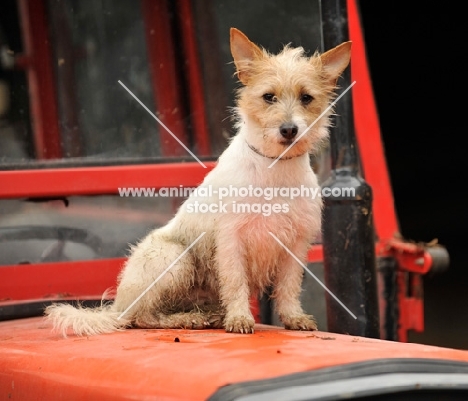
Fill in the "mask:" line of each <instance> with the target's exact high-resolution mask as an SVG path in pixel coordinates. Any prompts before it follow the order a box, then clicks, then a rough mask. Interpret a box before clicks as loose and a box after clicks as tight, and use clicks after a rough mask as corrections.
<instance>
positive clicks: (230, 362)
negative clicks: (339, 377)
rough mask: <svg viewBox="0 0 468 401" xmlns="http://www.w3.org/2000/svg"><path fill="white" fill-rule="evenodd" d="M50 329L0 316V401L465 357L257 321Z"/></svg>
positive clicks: (172, 388)
mask: <svg viewBox="0 0 468 401" xmlns="http://www.w3.org/2000/svg"><path fill="white" fill-rule="evenodd" d="M51 329H52V325H51V324H50V323H46V322H44V320H43V319H41V318H34V319H20V320H16V321H9V322H0V339H1V341H0V354H1V356H2V357H1V358H0V371H1V372H2V374H0V398H1V399H5V400H6V399H13V400H22V401H27V400H34V401H35V400H100V401H104V400H112V401H116V400H128V399H135V400H166V401H169V400H171V401H175V400H179V401H180V400H192V401H197V400H206V399H208V397H210V395H212V394H213V393H214V392H215V391H216V390H218V389H219V388H220V387H222V386H225V385H227V384H232V383H238V382H242V381H249V380H260V379H266V378H274V377H279V376H282V375H287V374H291V373H297V372H307V371H314V370H317V369H320V368H325V367H332V366H343V365H345V364H347V363H352V362H360V361H369V360H376V359H380V358H433V359H440V360H451V361H465V362H468V351H464V350H454V349H448V348H440V347H434V346H428V345H421V344H402V343H397V342H393V341H382V340H376V339H371V338H363V337H356V336H349V335H340V334H333V333H324V332H320V331H315V332H313V333H312V332H299V331H290V330H283V329H281V328H278V327H271V326H265V325H256V326H255V334H250V335H249V334H243V335H241V334H234V333H226V332H225V331H224V330H198V331H197V330H135V329H132V330H126V331H123V332H117V333H110V334H105V335H100V336H92V337H76V336H70V337H68V338H61V336H60V334H54V333H52V332H51ZM382 363H385V362H382ZM271 399H272V400H273V399H275V397H274V396H273V397H271ZM283 399H284V398H283ZM390 399H391V398H390Z"/></svg>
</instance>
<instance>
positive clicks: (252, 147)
mask: <svg viewBox="0 0 468 401" xmlns="http://www.w3.org/2000/svg"><path fill="white" fill-rule="evenodd" d="M245 143H246V144H247V146H248V147H249V148H250V149H252V150H253V151H254V152H255V153H256V154H257V155H260V156H263V157H266V158H268V159H274V160H276V159H277V158H278V157H274V156H267V155H264V154H263V153H262V152H260V151H259V150H258V149H257V148H256V147H254V146H252V145H251V144H250V143H248V142H247V141H245ZM303 154H304V153H302V154H300V155H296V156H289V157H284V156H283V157H281V158H280V159H279V160H291V159H294V158H295V157H299V156H302V155H303Z"/></svg>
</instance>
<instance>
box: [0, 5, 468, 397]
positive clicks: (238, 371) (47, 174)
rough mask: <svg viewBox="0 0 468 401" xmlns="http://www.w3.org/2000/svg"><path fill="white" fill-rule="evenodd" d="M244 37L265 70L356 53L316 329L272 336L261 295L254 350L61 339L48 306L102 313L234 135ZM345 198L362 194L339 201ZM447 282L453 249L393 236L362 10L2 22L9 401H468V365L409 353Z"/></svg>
mask: <svg viewBox="0 0 468 401" xmlns="http://www.w3.org/2000/svg"><path fill="white" fill-rule="evenodd" d="M231 27H236V28H239V29H241V30H242V31H244V32H246V33H248V35H249V37H251V38H252V39H253V40H254V41H255V42H256V43H261V44H262V45H263V46H264V47H265V48H266V49H268V50H270V51H271V52H277V51H279V50H280V49H281V48H282V47H283V46H284V45H285V44H287V43H288V42H291V43H292V44H293V45H294V46H303V47H304V49H305V50H306V51H307V52H308V53H309V55H312V54H313V53H314V52H315V51H324V50H327V49H329V48H331V47H333V46H335V45H337V44H339V43H341V42H342V41H344V40H351V41H352V42H353V48H352V57H351V67H350V68H349V69H348V70H347V73H346V74H344V76H343V77H342V78H341V79H340V81H339V85H340V87H341V92H340V93H342V94H343V97H342V98H340V100H339V101H338V102H337V104H336V114H337V115H336V117H335V124H334V128H333V129H332V130H331V137H330V142H329V144H328V145H327V146H324V147H323V149H321V151H320V152H319V153H317V154H314V155H312V156H311V160H310V161H311V164H312V166H313V168H314V170H315V172H316V173H317V175H318V177H319V180H320V183H321V184H322V185H323V187H326V188H329V189H330V191H329V192H330V196H327V198H325V199H324V200H325V209H324V220H323V225H324V228H323V230H322V236H320V237H319V238H317V239H316V240H315V242H314V243H312V244H311V247H310V250H309V253H308V265H307V267H308V269H309V273H310V274H308V273H307V272H306V274H305V275H304V281H303V289H304V291H303V294H302V303H303V306H304V309H305V310H306V311H307V312H310V313H311V314H314V315H315V316H316V318H317V320H318V325H319V330H320V331H319V332H313V333H307V332H289V331H286V330H284V329H283V328H281V327H279V320H278V317H277V316H276V315H275V314H274V312H273V308H272V305H271V302H272V301H271V300H270V299H269V297H268V294H265V295H264V296H263V297H262V298H259V299H257V298H252V309H253V311H254V315H255V317H256V321H257V323H258V328H256V332H255V334H252V335H246V336H239V335H234V334H229V333H225V332H224V331H223V330H206V331H192V330H139V329H135V330H128V331H125V332H117V333H113V334H109V335H102V336H96V337H90V338H80V337H69V338H61V337H60V336H59V335H58V334H56V333H54V332H52V327H51V326H50V325H49V324H47V323H46V322H45V321H44V320H43V317H42V315H43V311H44V308H45V307H46V306H48V305H50V304H51V303H53V302H57V301H60V302H71V303H76V302H78V301H79V302H81V303H82V304H83V305H96V304H100V303H101V302H102V299H101V297H102V294H103V293H104V292H105V291H106V290H107V289H109V288H115V287H116V280H117V276H118V273H119V271H120V270H121V268H122V266H123V264H124V262H125V260H126V257H127V255H128V251H129V248H130V246H131V245H132V244H135V243H136V242H137V241H138V240H139V239H141V238H142V237H143V236H145V235H146V234H147V233H148V232H149V231H150V230H152V229H154V228H156V227H160V226H163V225H164V224H165V223H166V222H168V221H169V219H170V218H171V217H172V216H173V215H174V213H175V212H176V210H177V209H178V207H179V205H180V204H181V202H183V200H184V199H185V197H186V195H185V194H186V193H189V192H186V193H184V189H190V188H194V187H196V186H197V185H198V184H200V182H201V181H202V180H203V178H204V176H205V175H206V174H207V172H209V171H210V170H211V169H212V168H213V167H214V166H215V165H216V160H217V157H218V156H219V155H220V154H221V152H222V151H223V150H224V149H225V147H226V146H227V143H228V141H229V139H230V138H231V137H232V135H234V133H235V132H234V128H233V121H232V119H231V113H230V110H229V108H230V107H233V106H234V96H235V89H236V87H237V85H238V84H237V82H236V79H235V77H234V76H233V74H234V67H233V64H232V58H231V54H230V50H229V28H231ZM348 89H349V90H348ZM345 90H347V93H344V92H345ZM226 180H227V181H228V180H229V177H226ZM349 183H354V184H353V185H355V187H356V193H357V195H356V196H354V197H351V198H348V199H343V198H340V197H339V196H333V194H334V192H333V188H334V187H337V186H338V187H339V186H340V185H343V184H349ZM447 266H448V255H447V252H446V250H445V248H444V247H443V246H441V245H438V244H419V243H414V242H412V241H409V240H406V239H404V238H403V237H402V235H401V234H400V233H399V226H398V219H397V216H396V213H395V208H394V203H393V195H392V188H391V185H390V179H389V175H388V170H387V167H386V162H385V155H384V150H383V144H382V142H381V137H380V131H379V122H378V113H377V110H376V106H375V102H374V97H373V92H372V82H371V79H370V76H369V70H368V66H367V61H366V50H365V42H364V38H363V33H362V28H361V23H360V20H359V10H358V2H357V1H355V0H348V1H344V0H340V1H336V2H332V1H329V0H308V1H299V0H275V1H255V2H252V1H247V0H236V1H232V0H222V1H214V0H213V1H212V0H207V1H203V2H201V1H190V0H180V1H169V0H139V1H137V2H124V1H114V2H108V1H91V0H82V1H73V0H5V1H3V2H2V4H1V5H0V354H1V355H2V356H1V358H0V396H1V398H2V399H10V398H11V399H15V398H16V399H22V400H26V399H80V398H87V399H91V398H99V399H113V400H115V399H129V398H132V397H133V398H136V399H144V398H145V399H146V398H148V399H163V398H164V399H174V400H175V399H207V398H208V397H211V398H210V399H233V400H234V399H265V398H266V397H270V398H271V399H285V400H286V399H311V400H312V399H314V400H315V399H334V398H326V397H335V396H336V397H338V396H339V395H340V394H341V395H342V394H345V393H346V394H348V393H347V389H349V388H351V387H352V388H353V389H354V390H353V394H354V395H355V396H356V397H355V398H354V399H358V397H364V396H366V397H367V396H369V397H370V396H375V397H379V396H381V395H382V394H390V393H391V394H393V393H394V394H396V395H395V398H391V399H400V398H396V397H397V396H398V394H397V393H398V392H399V391H400V390H401V394H403V395H402V396H404V394H407V393H411V394H412V392H413V391H415V392H416V393H417V392H418V391H420V392H419V393H417V394H422V393H421V391H423V393H424V394H426V393H427V394H429V395H428V397H429V396H431V390H434V388H435V389H436V392H438V393H437V394H439V393H440V394H442V393H443V394H445V393H447V394H449V395H450V396H453V394H455V396H460V394H464V395H462V397H466V396H467V394H468V393H467V392H468V364H467V362H468V353H467V352H465V351H455V350H449V349H440V348H437V347H429V346H423V345H415V344H403V343H405V342H406V341H407V336H408V332H409V331H411V330H415V331H419V332H420V331H423V330H424V303H423V285H422V277H423V276H424V275H425V274H428V273H429V272H432V273H434V272H442V271H443V270H445V269H446V268H447ZM338 301H339V302H338ZM349 312H351V313H349ZM388 340H391V342H389V341H388ZM398 375H400V376H401V377H400V376H398ZM434 375H438V376H437V377H438V378H437V379H435V376H434ZM441 375H442V376H441ZM443 375H446V376H443ZM397 376H398V377H397ZM449 376H450V377H449ZM445 378H447V379H446V380H445ZM367 379H369V380H367ZM346 380H347V381H346ZM366 380H367V381H366ZM383 383H386V384H385V385H384V384H383ZM388 383H390V384H388ZM402 383H403V384H402ZM349 385H351V387H349ZM418 386H419V387H418ZM450 386H452V387H450ZM398 389H400V390H398ZM462 392H463V393H462ZM349 394H351V393H349ZM417 396H418V395H417ZM301 397H302V398H301ZM313 397H315V398H313ZM320 397H322V398H320ZM349 397H350V399H353V398H352V397H354V396H352V395H350V396H349ZM359 399H361V398H359ZM369 399H375V400H377V399H384V398H369ZM385 399H389V398H385ZM401 399H403V398H401ZM405 399H407V398H405ZM408 399H409V398H408ZM411 399H413V398H411ZM414 399H423V398H414ZM424 399H432V398H424ZM447 399H465V398H447Z"/></svg>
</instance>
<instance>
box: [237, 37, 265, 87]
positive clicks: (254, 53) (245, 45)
mask: <svg viewBox="0 0 468 401" xmlns="http://www.w3.org/2000/svg"><path fill="white" fill-rule="evenodd" d="M231 54H232V57H233V58H234V64H235V65H236V70H237V77H238V78H239V81H241V82H242V83H243V84H244V85H246V84H247V82H248V81H249V77H250V75H251V73H252V62H253V61H254V60H258V59H261V58H262V57H263V51H262V50H261V49H260V48H259V47H258V46H257V45H256V44H255V43H252V42H251V41H250V40H249V38H248V37H247V36H245V35H244V34H243V33H242V32H241V31H239V30H238V29H236V28H231Z"/></svg>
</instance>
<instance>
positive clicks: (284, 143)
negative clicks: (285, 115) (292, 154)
mask: <svg viewBox="0 0 468 401" xmlns="http://www.w3.org/2000/svg"><path fill="white" fill-rule="evenodd" d="M279 143H280V144H281V145H283V146H289V145H291V144H292V143H294V139H283V140H282V141H280V142H279Z"/></svg>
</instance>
